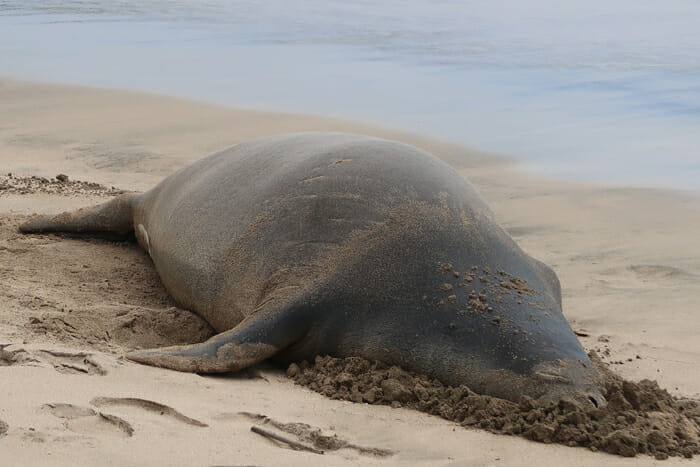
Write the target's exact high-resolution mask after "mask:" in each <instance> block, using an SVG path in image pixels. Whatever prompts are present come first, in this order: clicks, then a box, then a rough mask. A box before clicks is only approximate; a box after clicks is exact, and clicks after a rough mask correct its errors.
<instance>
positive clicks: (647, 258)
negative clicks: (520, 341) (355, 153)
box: [0, 78, 700, 465]
mask: <svg viewBox="0 0 700 467" xmlns="http://www.w3.org/2000/svg"><path fill="white" fill-rule="evenodd" d="M0 102H3V104H2V106H0V167H2V174H0V175H3V176H4V177H7V174H8V173H11V174H12V177H13V178H15V179H16V178H21V177H31V176H35V177H39V178H41V177H43V178H45V179H47V181H48V180H51V179H53V178H54V177H55V176H56V175H58V174H66V175H68V177H69V179H70V180H73V181H74V180H82V181H86V182H95V183H98V184H101V185H105V186H106V187H108V188H109V187H115V188H116V189H122V190H134V191H144V190H147V189H149V188H150V187H152V186H153V185H155V184H156V183H157V182H158V181H159V180H161V179H162V178H163V177H165V176H166V175H168V174H169V173H172V172H173V171H175V170H177V169H178V168H180V167H182V166H184V165H187V164H188V163H190V162H192V161H193V160H196V159H199V158H201V157H203V156H205V155H207V154H208V153H211V152H213V151H215V150H218V149H222V148H224V147H227V146H230V145H232V144H235V143H237V142H240V141H243V140H247V139H252V138H255V137H261V136H265V135H269V134H276V133H289V132H296V131H343V132H352V133H363V134H370V135H373V136H378V137H384V138H388V139H394V140H399V141H402V142H406V143H408V144H412V145H415V146H418V147H420V148H422V149H425V150H427V151H429V152H431V153H433V154H435V155H436V156H438V157H440V158H442V159H443V160H445V161H447V162H448V163H450V164H452V165H453V166H455V167H456V168H457V170H458V171H460V173H462V174H463V175H464V176H465V177H467V178H468V179H469V180H470V181H471V182H472V183H473V184H474V185H475V186H476V188H477V189H478V190H479V192H480V193H481V194H482V196H483V197H484V198H485V199H486V201H487V203H488V204H489V206H490V207H491V208H492V210H493V211H494V213H495V216H496V218H497V220H498V221H499V223H501V225H503V226H504V228H505V229H506V230H507V231H508V232H509V233H510V234H511V235H512V236H513V237H514V238H515V240H516V241H517V242H518V244H519V245H520V246H521V247H523V249H524V250H525V251H527V252H528V253H530V254H531V255H533V256H534V257H536V258H538V259H540V260H542V261H544V262H545V263H547V264H549V265H551V266H552V267H553V268H554V269H555V271H556V272H557V274H558V275H559V278H560V280H561V283H562V287H563V296H564V314H565V315H566V316H567V319H568V320H569V322H570V323H571V325H572V327H573V329H574V330H575V331H577V333H578V334H579V336H580V339H581V341H582V343H583V344H584V346H585V347H586V349H588V350H596V351H597V352H598V353H599V354H601V356H602V357H603V358H604V360H605V361H606V362H608V363H609V364H610V365H611V366H612V368H613V369H614V370H615V371H616V372H618V373H619V374H621V375H622V376H624V377H625V378H628V379H632V380H640V379H645V378H648V379H655V380H657V381H658V382H659V384H660V385H661V386H662V387H664V388H667V389H668V390H669V391H670V392H671V393H672V394H674V395H679V396H686V397H693V398H696V399H697V398H699V397H700V376H698V375H700V343H698V342H697V340H696V336H697V335H698V334H700V320H698V319H697V312H696V310H698V309H700V280H698V279H699V278H700V246H699V244H698V242H697V240H696V239H697V238H700V197H698V196H696V195H694V194H692V193H685V192H677V191H673V190H664V189H657V188H654V189H644V188H630V187H622V188H620V187H616V186H611V185H593V184H579V183H569V182H561V181H557V180H551V179H546V178H543V177H537V176H535V175H532V174H530V173H527V172H523V171H521V170H519V169H518V168H517V164H515V163H514V162H513V161H511V160H508V159H507V158H503V157H499V156H495V155H489V154H487V153H483V152H479V151H474V150H470V149H468V148H463V147H460V146H458V145H454V144H449V143H442V142H439V141H436V140H433V139H430V138H424V137H421V136H419V135H413V134H410V133H403V132H400V131H396V130H386V129H382V128H377V127H374V126H372V125H366V124H363V123H360V122H350V121H344V120H336V119H329V118H324V117H319V116H306V115H299V114H289V113H274V112H261V111H254V110H242V109H230V108H225V107H216V106H211V105H205V104H199V103H196V102H191V101H185V100H181V99H174V98H169V97H162V96H155V95H150V94H145V93H136V92H131V91H120V90H108V89H97V88H86V87H80V86H69V85H52V84H39V83H26V82H20V81H15V80H9V79H4V78H0ZM105 196H106V195H105V194H104V193H98V192H90V191H89V190H84V191H80V190H77V191H74V192H66V193H52V192H47V191H43V192H42V191H40V190H29V191H28V192H26V193H21V192H8V190H0V226H1V227H2V229H1V236H0V264H1V265H2V270H1V272H0V274H1V276H0V277H1V278H2V281H0V282H1V283H2V284H1V285H0V297H2V299H3V301H4V303H5V306H4V308H2V309H1V310H0V349H2V351H3V352H4V354H3V355H7V352H10V351H11V352H13V355H25V357H26V358H24V357H23V358H24V360H22V359H21V358H19V357H18V358H19V361H20V363H16V364H14V363H9V364H7V365H6V366H3V367H1V368H2V369H1V370H0V371H2V372H4V373H5V375H4V377H3V381H6V382H7V385H6V388H7V389H6V391H7V393H6V397H5V403H4V404H3V406H2V407H0V421H2V422H5V423H6V424H7V425H8V427H9V428H8V429H7V433H6V435H5V436H4V437H2V434H0V443H1V444H2V445H3V448H7V450H6V451H5V452H6V453H8V455H11V456H17V457H16V458H17V459H20V458H22V457H20V456H25V457H24V459H27V460H28V461H30V460H31V461H37V462H38V464H46V463H52V462H48V461H47V459H51V457H47V456H49V455H51V456H55V457H53V459H54V460H56V462H55V463H56V464H61V463H70V462H71V461H72V462H77V460H82V461H85V462H87V463H90V464H93V463H98V460H99V459H104V458H107V459H111V460H112V462H113V463H115V464H119V463H129V464H144V465H145V464H152V465H153V464H157V465H163V464H167V463H169V461H173V462H175V463H182V464H192V463H224V462H227V463H231V462H232V460H231V459H234V458H235V463H249V464H250V463H257V464H277V465H300V464H303V463H305V462H313V461H316V460H317V459H315V458H314V457H313V456H314V454H312V453H303V452H298V451H291V450H281V449H280V448H279V447H278V446H276V445H274V444H271V443H270V442H268V441H267V440H264V439H259V438H257V437H255V435H254V434H250V433H249V432H248V428H249V425H250V421H249V419H247V418H246V417H245V416H244V415H240V414H241V413H242V412H251V413H258V414H263V415H265V416H268V417H271V418H273V419H276V420H282V421H284V422H291V421H298V422H303V423H307V424H310V425H312V426H315V427H319V428H321V429H323V430H326V431H329V430H330V431H333V432H334V433H338V434H339V436H344V437H347V439H349V440H350V441H352V442H353V443H355V444H358V445H362V446H370V447H376V448H381V449H389V450H391V451H392V452H394V454H393V455H392V456H390V457H388V458H384V457H377V456H370V457H367V456H366V455H364V454H362V453H360V452H359V451H353V450H351V449H346V450H340V451H338V452H335V453H329V454H328V456H327V457H326V458H325V461H326V462H329V463H333V464H339V465H342V464H356V463H363V464H377V465H380V464H387V465H389V464H392V465H393V464H403V465H421V464H425V465H427V464H430V465H435V464H449V463H451V462H454V463H458V464H459V463H463V462H472V463H475V464H488V463H499V464H505V465H516V464H519V463H522V462H528V461H530V462H538V463H540V464H544V465H558V464H560V463H561V462H563V461H564V460H565V461H566V462H567V463H569V464H571V465H587V464H588V465H590V464H591V463H598V462H605V463H607V464H611V465H623V464H626V463H628V462H629V461H630V460H628V459H622V458H617V457H612V456H609V455H604V454H600V453H593V452H589V451H586V450H584V449H580V448H576V449H574V448H566V447H564V446H546V445H543V444H537V443H533V442H528V441H525V440H523V439H519V438H514V437H506V436H497V435H492V434H488V433H485V432H481V431H479V430H473V429H463V428H461V427H459V426H458V425H455V424H454V423H450V422H446V421H444V420H439V419H436V418H434V417H430V416H427V415H425V414H421V413H417V412H412V411H409V410H404V409H390V408H388V407H368V406H366V405H363V404H352V403H349V402H339V401H331V400H328V399H324V398H323V397H321V396H319V395H318V394H315V393H311V392H310V391H307V390H304V389H302V388H299V387H296V386H294V385H293V383H292V382H291V381H289V380H287V379H286V378H284V376H283V375H281V374H280V373H279V372H278V371H275V370H271V369H266V368H263V369H262V370H260V372H259V374H257V375H254V376H253V377H252V378H251V379H247V378H242V377H216V378H211V377H208V378H203V377H200V376H197V375H187V374H179V373H174V372H167V371H164V370H157V369H152V368H146V367H142V366H138V365H135V364H131V363H126V362H124V361H123V360H120V359H119V358H118V356H119V355H120V353H121V351H122V349H123V348H124V347H123V345H122V344H119V343H115V341H113V339H111V338H100V339H98V338H97V337H96V335H93V334H91V333H93V332H97V331H103V330H101V328H100V326H96V327H89V326H88V329H87V331H84V330H81V329H83V327H84V326H87V325H88V324H89V321H90V316H91V313H97V314H98V316H116V315H115V314H114V309H115V307H122V308H123V311H125V312H126V313H125V315H122V316H119V317H118V318H120V319H117V318H116V317H115V318H114V322H110V323H107V324H105V323H103V324H102V325H104V326H107V327H108V328H109V329H124V328H123V326H122V325H123V324H124V323H123V322H124V321H125V320H124V319H121V318H123V316H128V317H131V318H134V320H135V321H134V322H136V323H141V325H140V327H139V326H137V329H138V330H140V331H139V332H140V333H141V334H138V333H136V334H137V335H136V336H131V335H128V336H127V337H128V339H133V340H131V341H129V340H128V339H127V337H124V336H122V338H123V339H125V340H123V342H132V343H135V344H136V345H139V344H140V343H142V342H154V341H157V339H161V340H162V342H163V343H167V342H168V341H167V336H163V335H162V334H163V332H161V333H160V334H159V333H158V332H156V331H153V329H154V328H155V327H157V326H164V324H163V323H164V322H165V321H166V320H167V319H171V321H172V322H174V323H178V325H180V326H182V328H183V329H187V330H190V331H191V332H193V333H195V334H196V332H203V331H202V330H201V329H200V328H199V327H198V326H200V324H201V323H199V324H198V322H197V321H196V320H194V321H192V318H191V317H189V316H187V315H183V314H180V313H179V312H177V311H173V310H172V308H174V304H173V303H171V302H168V298H167V297H165V296H163V295H162V290H160V289H158V281H157V277H155V276H154V275H153V274H154V272H153V271H152V267H151V268H150V272H149V263H148V261H147V258H146V257H145V256H144V255H142V254H140V253H139V252H138V251H136V250H134V249H128V248H127V247H126V246H120V245H102V244H99V243H94V242H93V243H90V242H87V243H86V242H82V243H81V242H80V241H79V240H70V241H63V240H61V241H59V240H58V239H55V238H50V236H39V237H21V236H20V235H19V234H17V232H16V226H17V225H18V223H19V222H20V220H21V219H22V218H24V216H27V215H30V214H33V213H50V212H59V211H62V210H67V209H73V208H76V207H80V206H86V205H90V204H93V203H95V202H99V201H101V200H104V199H105ZM37 249H40V252H41V255H44V256H41V255H37V251H39V250H37ZM32 255H35V256H32ZM80 255H83V256H80ZM121 255H126V256H125V257H126V258H128V262H129V264H130V265H131V266H133V268H131V269H130V271H131V272H129V274H133V271H134V270H144V271H145V272H144V276H143V277H142V278H141V279H140V283H139V284H136V283H135V282H134V280H133V279H130V278H129V277H128V274H126V273H125V272H124V271H121V272H119V271H120V269H123V266H121V263H122V261H125V260H124V258H123V257H122V256H121ZM22 257H26V258H27V259H26V260H21V258H22ZM29 258H31V261H30V260H29ZM42 258H43V259H42ZM37 261H39V262H38V263H37ZM73 271H75V272H73ZM115 271H116V272H115ZM95 278H98V280H100V279H101V278H108V279H109V281H111V282H113V285H112V287H113V288H114V289H112V290H110V288H109V286H108V285H104V284H98V285H94V284H93V285H91V281H94V280H95ZM144 284H146V285H148V286H149V287H151V288H148V289H144V288H143V287H145V285H144ZM122 302H124V303H122ZM152 308H155V309H158V310H159V313H158V316H159V318H158V319H156V320H154V322H147V323H145V324H144V323H143V322H142V321H143V320H147V318H146V317H147V316H149V309H152ZM68 310H71V311H70V312H69V311H68ZM62 323H63V324H62ZM159 323H160V324H159ZM166 327H167V326H166ZM162 329H166V328H162ZM198 329H199V331H197V330H198ZM149 333H150V334H149ZM202 335H204V334H202ZM139 339H140V340H139ZM158 342H160V341H158ZM6 346H9V347H6ZM59 348H61V349H64V351H63V354H65V355H69V356H71V357H70V358H69V357H65V356H64V357H56V355H55V354H61V352H59V351H56V350H55V349H59ZM8 349H9V350H8ZM65 349H67V350H65ZM47 350H48V351H50V352H47ZM42 352H43V353H42ZM51 352H53V353H51ZM81 352H83V353H85V352H87V353H89V356H83V357H80V355H82V354H81ZM52 355H53V356H52ZM76 355H77V357H76ZM4 358H5V357H4ZM8 358H9V357H7V358H5V361H6V362H9V360H8ZM81 358H82V360H81ZM85 360H88V361H91V362H93V363H92V364H88V363H85ZM14 361H15V360H13V362H14ZM1 362H2V360H0V363H1ZM71 365H72V366H73V369H74V370H75V371H72V372H71V371H69V370H66V371H62V370H59V369H61V368H62V369H63V370H65V369H66V368H69V369H70V368H71ZM91 365H92V366H91ZM95 368H101V369H102V370H99V371H98V370H96V369H95ZM57 370H58V371H57ZM101 371H102V372H103V373H104V374H101V373H100V372H101ZM28 388H29V389H28ZM106 396H110V397H112V396H120V397H141V398H143V399H149V400H158V401H160V402H163V403H167V404H168V405H170V406H172V407H176V408H177V409H178V410H179V411H181V412H183V413H185V414H187V415H189V416H190V417H194V418H198V417H199V418H202V419H206V423H207V424H208V425H209V427H208V428H201V427H200V428H198V429H200V430H207V437H209V438H210V439H208V440H204V439H200V437H201V435H200V434H198V433H196V428H193V427H192V426H191V425H187V424H181V423H180V424H178V423H176V422H174V421H172V420H167V421H163V420H160V419H158V418H157V417H155V418H154V416H153V415H152V414H151V413H148V412H147V411H143V410H138V409H136V408H134V407H131V408H128V409H125V412H124V413H123V414H122V413H121V412H120V413H119V415H120V416H122V415H123V417H124V419H127V420H130V421H131V424H132V425H133V426H134V427H135V433H134V434H133V436H129V437H124V436H123V433H124V432H123V430H122V431H118V430H117V431H115V430H114V429H113V425H109V426H106V425H105V426H103V425H102V424H101V422H100V421H99V419H91V418H90V417H87V416H83V417H79V416H77V415H75V414H76V413H78V412H80V410H78V409H75V408H73V409H70V410H68V412H70V413H71V414H72V415H68V416H65V417H60V416H57V415H56V413H57V412H56V410H55V407H54V408H53V409H52V408H51V407H50V406H46V404H54V405H56V403H60V404H71V405H72V406H75V407H83V408H87V407H90V406H91V401H93V400H94V399H95V398H96V397H106ZM92 406H93V408H92V409H91V410H94V411H96V413H97V408H96V406H94V404H92ZM47 407H48V408H47ZM61 407H63V406H61ZM100 410H102V409H100ZM109 410H112V409H109ZM109 410H107V409H104V411H105V413H111V412H109ZM85 413H87V412H85ZM64 415H65V414H64ZM159 429H163V430H164V433H162V434H154V433H157V432H158V430H159ZM94 433H98V434H97V435H96V434H94ZM166 433H167V435H169V436H166ZM193 437H196V438H197V441H196V442H194V441H193V440H192V438H193ZM232 440H240V441H238V442H234V441H232ZM122 443H127V444H122ZM173 443H180V444H179V445H186V444H187V443H190V444H191V448H192V449H191V452H190V453H189V454H187V456H190V457H187V456H185V457H180V458H177V457H169V456H175V455H176V454H175V453H173V452H171V449H172V447H171V446H173V445H176V444H173ZM126 445H128V446H131V447H132V448H133V449H131V451H133V452H123V447H124V446H126ZM151 446H154V447H151ZM169 446H170V447H169ZM214 446H216V449H218V451H217V450H216V449H214ZM470 446H471V448H470ZM473 446H479V448H478V449H474V448H473ZM207 453H209V454H211V456H210V457H206V455H207ZM139 456H140V457H139ZM227 456H228V457H227ZM601 456H604V457H601ZM227 459H228V460H227ZM543 459H546V460H545V461H544V462H543ZM632 462H635V465H638V464H639V463H649V464H652V463H653V458H650V457H644V456H642V457H638V458H636V459H634V460H633V461H632ZM27 463H30V462H27ZM676 463H679V464H683V465H685V464H686V463H687V461H685V460H683V459H676V458H674V459H671V460H669V461H668V462H667V464H668V465H672V464H676Z"/></svg>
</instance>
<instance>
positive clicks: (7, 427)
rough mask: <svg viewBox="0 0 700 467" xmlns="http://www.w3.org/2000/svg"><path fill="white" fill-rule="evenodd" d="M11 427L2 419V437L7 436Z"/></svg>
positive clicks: (0, 431)
mask: <svg viewBox="0 0 700 467" xmlns="http://www.w3.org/2000/svg"><path fill="white" fill-rule="evenodd" d="M9 429H10V427H9V426H7V423H5V422H3V421H2V420H0V438H2V437H3V436H5V435H6V434H7V430H9Z"/></svg>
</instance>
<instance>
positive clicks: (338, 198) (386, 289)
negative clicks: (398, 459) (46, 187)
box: [21, 133, 604, 405]
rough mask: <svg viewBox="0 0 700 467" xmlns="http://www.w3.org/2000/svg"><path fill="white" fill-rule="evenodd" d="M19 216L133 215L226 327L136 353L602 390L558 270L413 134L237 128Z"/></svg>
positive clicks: (200, 304) (214, 320) (501, 391)
mask: <svg viewBox="0 0 700 467" xmlns="http://www.w3.org/2000/svg"><path fill="white" fill-rule="evenodd" d="M21 230H22V231H24V232H49V231H53V232H59V231H69V232H100V231H108V232H116V233H125V234H126V233H128V232H130V231H131V230H133V231H134V233H135V235H136V237H137V239H138V241H139V243H140V244H141V246H143V247H144V249H145V250H146V251H148V253H149V255H150V256H151V258H152V259H153V262H154V264H155V266H156V269H157V271H158V273H159V275H160V277H161V279H162V281H163V283H164V285H165V287H166V288H167V290H168V291H169V292H170V293H171V294H172V296H173V297H174V298H175V299H176V300H177V301H178V302H179V303H180V304H181V305H182V306H183V307H185V308H188V309H190V310H193V311H195V312H197V313H198V314H199V315H201V316H202V317H203V318H204V319H206V320H207V321H208V322H209V323H210V324H211V325H212V327H213V328H214V329H216V331H218V332H219V333H220V334H217V335H216V336H214V337H212V338H211V339H209V340H208V341H206V342H204V343H201V344H194V345H189V346H178V347H169V348H164V349H156V350H150V351H141V352H135V353H132V354H130V355H129V356H128V357H129V358H130V359H132V360H135V361H138V362H142V363H146V364H151V365H156V366H161V367H165V368H172V369H176V370H181V371H193V372H224V371H237V370H240V369H242V368H245V367H247V366H249V365H251V364H254V363H256V362H259V361H261V360H264V359H267V358H270V357H274V358H275V359H278V360H283V361H294V360H303V359H307V360H309V359H312V358H313V357H314V356H315V355H324V354H329V355H334V356H339V357H344V356H361V357H365V358H368V359H376V360H380V361H383V362H386V363H388V364H397V365H400V366H402V367H404V368H406V369H409V370H414V371H417V372H420V373H424V374H428V375H431V376H434V377H437V378H438V379H440V380H442V381H443V382H445V383H448V384H453V385H459V384H466V385H468V386H469V387H471V388H472V389H474V390H475V391H477V392H481V393H485V394H490V395H495V396H499V397H505V398H508V399H513V400H517V399H518V398H519V397H520V395H522V394H527V395H530V396H533V397H535V398H543V399H557V398H559V397H564V396H565V397H573V398H577V399H581V400H585V401H590V402H592V403H595V404H596V405H598V404H600V403H602V402H604V399H603V397H602V395H601V394H600V392H599V390H598V388H597V386H596V384H595V381H594V379H595V377H596V372H595V370H594V367H593V365H592V364H591V362H590V360H589V359H588V357H587V355H586V353H585V351H584V350H583V348H582V347H581V345H580V343H579V342H578V340H577V338H576V336H575V335H574V333H573V332H572V330H571V328H570V326H569V325H568V323H567V322H566V319H565V318H564V316H563V314H562V312H561V292H560V288H559V281H558V280H557V277H556V275H555V274H554V272H553V271H552V270H551V269H549V268H548V267H547V266H545V265H544V264H542V263H540V262H539V261H537V260H535V259H533V258H531V257H530V256H528V255H527V254H525V253H524V252H523V251H522V250H521V249H520V248H519V247H518V246H517V245H516V244H515V242H514V241H513V240H512V239H511V238H510V237H509V236H508V235H507V234H506V233H505V232H504V231H503V230H502V229H501V228H500V227H499V226H498V225H497V224H496V223H495V222H494V220H493V216H492V214H491V212H490V210H489V209H488V207H487V206H486V204H485V203H484V201H483V200H482V199H481V197H480V196H479V195H478V194H477V192H476V191H475V190H474V188H473V187H472V186H471V185H470V184H469V182H467V181H466V180H465V179H464V178H463V177H461V176H460V175H459V174H457V173H456V172H455V171H454V170H453V169H451V168H450V167H449V166H447V165H446V164H444V163H443V162H441V161H440V160H439V159H437V158H435V157H434V156H431V155H430V154H427V153H425V152H423V151H420V150H418V149H416V148H413V147H410V146H406V145H404V144H400V143H396V142H390V141H385V140H380V139H375V138H369V137H364V136H357V135H345V134H334V133H304V134H295V135H285V136H278V137H271V138H265V139H262V140H257V141H252V142H247V143H242V144H239V145H237V146H234V147H232V148H229V149H226V150H223V151H221V152H218V153H215V154H212V155H211V156H208V157H206V158H204V159H202V160H200V161H198V162H196V163H194V164H192V165H191V166H189V167H186V168H184V169H182V170H180V171H179V172H176V173H175V174H173V175H171V176H169V177H167V178H166V179H165V180H163V181H162V182H161V183H160V184H159V185H157V186H156V187H155V188H153V189H152V190H150V191H148V192H146V193H143V194H140V195H124V196H122V197H119V198H116V199H114V200H112V201H110V202H108V203H105V204H103V205H100V206H96V207H94V208H90V209H83V210H80V211H76V212H74V213H64V214H60V215H58V216H54V217H45V218H40V219H38V220H33V221H30V222H28V223H27V224H25V225H23V226H22V227H21Z"/></svg>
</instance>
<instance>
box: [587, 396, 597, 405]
mask: <svg viewBox="0 0 700 467" xmlns="http://www.w3.org/2000/svg"><path fill="white" fill-rule="evenodd" d="M588 400H589V401H591V403H592V404H593V405H595V406H596V408H598V401H597V400H595V397H593V396H588Z"/></svg>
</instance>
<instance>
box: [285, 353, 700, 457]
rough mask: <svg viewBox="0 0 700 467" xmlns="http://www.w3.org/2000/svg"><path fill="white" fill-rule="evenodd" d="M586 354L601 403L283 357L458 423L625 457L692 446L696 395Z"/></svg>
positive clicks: (299, 376)
mask: <svg viewBox="0 0 700 467" xmlns="http://www.w3.org/2000/svg"><path fill="white" fill-rule="evenodd" d="M592 357H593V361H594V362H595V363H596V364H597V365H598V366H599V367H600V370H601V372H603V373H604V375H605V389H606V393H605V396H606V398H607V400H608V405H607V407H605V408H588V407H584V406H583V405H582V404H580V403H578V402H575V401H573V400H567V399H564V400H561V401H560V402H559V403H550V404H548V405H538V403H537V402H536V401H535V400H533V399H532V398H530V397H527V396H522V397H521V399H520V401H519V403H517V404H516V403H514V402H510V401H507V400H503V399H498V398H495V397H490V396H483V395H478V394H476V393H474V392H472V391H471V390H470V389H469V388H467V387H466V386H460V387H449V386H445V385H443V384H442V383H440V382H439V381H437V380H435V379H431V378H427V377H425V376H421V375H416V374H414V373H410V372H407V371H404V370H402V369H400V368H398V367H388V366H386V365H383V364H382V363H379V362H369V361H367V360H364V359H361V358H357V357H351V358H345V359H336V358H332V357H317V358H316V360H315V361H314V363H313V364H309V363H308V362H302V363H301V364H300V365H297V364H291V365H290V366H289V368H288V369H287V375H288V376H289V377H290V378H292V379H293V380H294V381H295V382H297V383H298V384H301V385H304V386H307V387H309V388H310V389H312V390H314V391H318V392H320V393H321V394H323V395H326V396H328V397H331V398H334V399H346V400H351V401H353V402H365V403H369V404H388V405H391V406H392V407H408V408H413V409H417V410H420V411H423V412H427V413H429V414H433V415H437V416H440V417H442V418H446V419H448V420H452V421H455V422H458V423H460V424H461V425H463V426H474V427H479V428H482V429H486V430H488V431H491V432H494V433H502V434H507V435H517V436H523V437H525V438H528V439H531V440H533V441H539V442H543V443H558V444H564V445H567V446H582V447H588V448H590V449H592V450H601V451H605V452H608V453H611V454H617V455H621V456H625V457H634V456H635V455H637V454H648V455H652V456H654V457H656V458H657V459H665V458H668V457H669V456H683V457H693V456H694V455H697V454H700V403H699V402H698V401H694V400H682V399H681V400H679V399H676V398H674V397H672V396H671V395H670V394H669V393H668V392H667V391H665V390H663V389H661V388H659V386H658V384H657V383H656V382H652V381H649V380H643V381H641V382H639V383H633V382H631V381H626V380H623V379H622V378H620V377H619V376H617V375H615V374H614V373H612V372H611V371H610V370H608V369H607V368H606V367H605V365H604V364H603V363H602V362H601V361H600V360H599V359H598V358H597V357H596V356H595V355H592Z"/></svg>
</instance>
